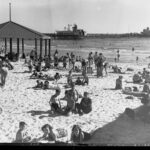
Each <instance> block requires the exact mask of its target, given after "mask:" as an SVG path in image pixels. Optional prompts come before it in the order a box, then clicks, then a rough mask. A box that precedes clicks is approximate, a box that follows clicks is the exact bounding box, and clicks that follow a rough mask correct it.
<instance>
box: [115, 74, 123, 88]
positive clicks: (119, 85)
mask: <svg viewBox="0 0 150 150" xmlns="http://www.w3.org/2000/svg"><path fill="white" fill-rule="evenodd" d="M122 78H123V77H122V76H119V78H118V79H116V87H115V89H116V90H120V89H122Z"/></svg>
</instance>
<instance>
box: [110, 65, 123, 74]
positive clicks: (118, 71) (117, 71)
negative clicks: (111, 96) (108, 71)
mask: <svg viewBox="0 0 150 150" xmlns="http://www.w3.org/2000/svg"><path fill="white" fill-rule="evenodd" d="M112 69H113V72H114V73H119V74H125V72H122V71H121V69H122V68H121V67H118V66H117V65H116V66H112Z"/></svg>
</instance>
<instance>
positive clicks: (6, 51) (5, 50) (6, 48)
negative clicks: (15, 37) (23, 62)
mask: <svg viewBox="0 0 150 150" xmlns="http://www.w3.org/2000/svg"><path fill="white" fill-rule="evenodd" d="M6 52H7V38H5V55H6Z"/></svg>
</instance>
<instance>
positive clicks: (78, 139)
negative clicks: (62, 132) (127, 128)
mask: <svg viewBox="0 0 150 150" xmlns="http://www.w3.org/2000/svg"><path fill="white" fill-rule="evenodd" d="M91 136H92V134H90V133H87V132H84V131H82V130H81V128H80V127H79V126H78V125H74V126H73V127H72V132H71V141H72V142H73V143H82V142H84V141H87V140H90V139H91Z"/></svg>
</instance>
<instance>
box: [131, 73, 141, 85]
mask: <svg viewBox="0 0 150 150" xmlns="http://www.w3.org/2000/svg"><path fill="white" fill-rule="evenodd" d="M141 82H142V77H141V75H140V73H139V72H138V73H137V74H134V76H133V83H141Z"/></svg>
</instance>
